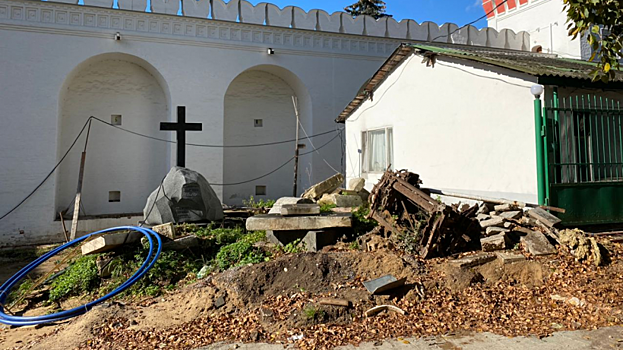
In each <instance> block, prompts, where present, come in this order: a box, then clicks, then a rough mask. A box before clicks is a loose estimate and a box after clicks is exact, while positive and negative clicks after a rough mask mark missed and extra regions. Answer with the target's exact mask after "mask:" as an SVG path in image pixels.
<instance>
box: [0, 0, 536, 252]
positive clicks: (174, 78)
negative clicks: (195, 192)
mask: <svg viewBox="0 0 623 350" xmlns="http://www.w3.org/2000/svg"><path fill="white" fill-rule="evenodd" d="M182 4H183V5H182V6H183V7H182V9H181V12H182V14H183V15H182V16H179V15H176V14H177V13H178V12H179V11H180V9H179V8H178V6H179V3H178V2H177V1H168V0H154V1H152V2H151V8H150V10H151V11H152V12H153V13H146V12H145V10H146V6H147V2H146V1H143V0H120V1H119V7H120V8H119V9H113V8H111V7H112V6H113V1H111V0H86V1H85V6H81V5H77V0H75V1H74V0H64V1H60V0H59V1H56V2H54V1H45V2H44V1H28V0H3V1H1V2H0V82H2V93H1V94H0V105H1V106H2V108H1V109H0V120H2V123H3V128H1V129H0V161H2V163H3V167H1V168H0V215H3V214H4V213H6V212H7V211H9V210H10V209H11V208H13V207H14V206H15V205H16V204H17V203H18V202H19V201H20V200H21V199H23V198H25V197H26V196H27V195H28V194H29V193H30V192H31V191H32V190H33V189H34V188H35V187H36V186H37V185H38V184H39V183H40V182H41V181H42V180H43V179H44V178H45V177H46V176H47V175H48V173H49V172H50V170H51V169H52V168H53V167H54V166H55V164H56V163H57V162H58V161H59V160H60V158H61V157H62V154H63V153H64V151H65V150H64V149H63V147H65V146H66V145H67V143H68V142H70V141H72V140H73V137H72V136H71V135H72V134H75V132H76V128H79V127H80V126H81V125H82V121H83V120H84V118H87V117H88V116H90V115H94V116H95V117H98V118H101V119H103V120H110V117H111V115H112V114H121V115H122V125H121V126H122V127H127V128H128V129H130V130H134V129H136V130H135V131H139V132H142V133H145V134H148V135H152V136H156V137H159V138H165V139H168V140H174V139H175V138H174V134H173V133H171V132H160V131H159V130H157V128H158V122H157V121H156V120H159V121H166V120H168V121H175V120H176V114H175V111H176V107H177V106H180V105H181V106H186V107H187V121H188V122H201V123H203V132H189V133H187V142H188V143H195V144H210V145H223V144H224V143H225V142H226V137H225V136H226V133H225V132H224V130H225V119H224V118H225V95H226V92H227V89H228V88H229V86H230V85H231V83H232V81H234V79H236V77H238V76H240V75H241V74H242V73H244V72H246V71H249V70H255V71H263V72H267V73H269V74H272V75H274V76H276V77H277V78H279V79H281V80H283V81H284V82H286V83H287V85H288V86H290V88H292V90H293V91H294V92H295V93H296V94H297V96H299V101H300V102H301V109H302V120H303V121H302V122H303V123H304V126H305V129H306V131H307V132H308V133H309V134H317V133H321V132H325V131H329V130H334V129H336V125H335V124H334V122H333V120H334V117H335V115H337V114H338V113H339V111H341V110H342V108H343V107H344V106H345V105H346V104H347V103H348V101H350V99H351V98H352V97H353V95H354V93H355V92H356V91H357V90H358V89H359V87H360V86H361V84H362V83H363V82H364V81H365V80H366V79H367V78H368V77H369V76H370V75H371V74H372V73H373V72H374V71H375V70H376V69H378V67H379V66H380V65H381V64H382V62H383V61H384V60H385V58H386V57H387V56H389V54H391V52H393V51H394V49H395V48H396V47H397V46H398V45H399V44H400V43H401V42H402V41H405V40H431V41H444V42H456V43H464V44H473V45H482V46H496V47H509V48H510V47H513V48H518V49H519V48H520V49H524V50H525V49H527V42H528V41H527V40H528V36H527V35H526V34H525V33H518V34H515V33H514V32H512V31H501V32H500V33H498V32H497V31H494V30H492V29H484V30H478V29H476V28H474V27H467V28H464V29H462V30H460V31H458V32H456V33H454V34H453V35H451V36H448V34H449V33H450V32H451V31H453V30H454V29H455V28H456V26H455V25H452V24H445V25H443V26H438V25H436V24H434V23H430V22H426V23H422V24H418V23H416V22H414V21H410V20H405V21H402V22H400V23H398V22H396V21H395V20H393V19H383V20H380V21H373V20H371V18H368V17H360V18H358V19H357V20H353V19H352V18H350V17H349V16H348V15H346V14H344V13H341V12H337V13H334V14H328V13H326V12H324V11H321V10H314V11H310V12H305V11H303V10H301V9H299V8H296V7H286V8H285V9H280V8H277V7H276V6H274V5H270V4H259V5H257V6H252V5H251V4H249V3H248V2H246V1H237V0H232V1H230V2H229V3H224V2H223V1H222V0H212V1H207V0H200V1H194V0H184V1H182ZM116 33H119V34H120V36H121V40H119V41H117V40H114V37H115V34H116ZM267 48H273V49H274V50H275V55H267V53H266V52H267ZM89 67H93V68H92V69H95V70H96V71H97V70H101V69H104V68H105V67H108V68H107V69H109V70H117V69H118V71H117V72H116V73H115V74H111V75H110V76H106V77H104V76H101V77H100V76H98V74H94V75H91V76H89V77H87V78H85V80H84V81H80V79H81V78H80V77H81V74H86V73H85V72H89V71H88V69H90V68H89ZM130 67H131V68H130ZM85 69H87V70H85ZM124 74H127V75H128V77H126V78H127V79H126V78H124V77H121V76H122V75H124ZM76 79H77V80H76ZM117 79H119V80H117ZM117 82H120V83H121V87H123V86H126V87H127V88H129V89H130V90H129V91H128V92H127V94H121V93H112V92H110V91H107V90H106V89H104V88H103V87H105V86H107V85H108V86H109V85H112V84H117ZM128 82H131V83H128ZM156 82H157V84H156ZM157 85H158V86H159V89H158V86H157ZM98 87H99V88H98ZM67 89H69V91H67ZM72 89H77V90H72ZM98 89H99V90H98ZM146 95H149V97H146ZM68 96H69V99H70V100H69V101H68V100H67V99H65V98H66V97H68ZM129 99H131V100H132V101H133V104H135V106H131V107H123V106H124V105H126V104H127V101H128V100H129ZM254 107H255V106H254ZM259 107H262V106H259ZM124 108H128V109H124ZM249 108H251V107H249ZM87 110H88V112H87ZM254 111H255V108H254V109H252V110H249V113H253V112H254ZM283 113H285V112H283ZM277 119H278V118H277ZM97 124H98V123H94V124H93V129H92V133H91V135H90V137H91V141H90V143H89V145H90V146H89V152H88V155H87V166H86V168H87V171H86V175H85V184H84V186H85V187H84V197H83V198H84V199H85V202H84V207H85V208H84V209H85V210H86V213H87V214H89V215H101V214H119V216H120V217H121V218H119V219H97V220H83V221H82V222H81V224H80V227H79V230H80V231H87V230H88V231H92V230H94V229H98V228H105V227H110V226H112V225H113V224H128V223H134V224H135V223H136V221H137V219H138V218H137V217H128V215H130V214H132V213H136V212H137V211H138V212H140V211H141V210H142V205H141V202H143V201H144V200H145V198H146V197H147V195H148V194H149V193H144V192H145V191H147V189H148V188H153V187H154V183H156V180H157V179H158V180H159V179H160V178H162V177H163V176H164V175H165V174H166V170H167V169H168V168H169V167H170V166H172V165H173V164H174V162H175V146H174V145H171V144H162V143H159V142H158V141H153V140H146V139H141V138H137V137H136V136H133V135H129V134H126V135H123V134H124V133H123V134H122V133H120V131H118V130H112V129H110V130H107V132H104V131H102V130H103V129H102V127H104V125H97ZM106 128H109V127H106ZM104 129H105V128H104ZM243 137H244V135H241V136H240V138H243ZM275 137H276V136H275ZM332 137H334V135H325V136H322V137H318V138H315V139H314V140H313V142H314V144H315V145H317V146H320V145H322V144H324V143H326V142H328V141H330V140H331V138H332ZM262 139H263V138H262V137H261V135H256V134H249V135H248V139H247V140H246V142H245V144H253V143H260V141H261V140H262ZM286 139H290V137H288V138H286ZM83 140H84V135H83V137H82V138H81V139H80V140H78V142H77V145H76V150H74V151H73V152H72V154H71V155H70V156H69V157H68V159H71V160H68V162H67V163H63V167H62V168H61V169H60V171H58V172H56V173H54V174H53V175H52V176H51V177H50V178H49V179H48V180H47V181H46V182H45V183H44V184H43V186H42V187H41V188H40V189H38V190H37V191H36V192H35V193H34V195H33V196H32V197H30V198H29V199H28V200H27V201H26V202H25V203H24V204H23V205H22V206H21V207H20V208H19V209H17V210H16V211H15V212H13V213H11V214H10V215H9V216H7V217H6V218H5V219H3V220H0V246H3V245H22V244H37V243H47V242H50V241H60V240H61V239H62V237H63V235H62V234H61V225H60V222H59V221H56V220H55V219H56V218H58V212H57V211H58V210H61V209H64V207H65V206H66V204H65V202H67V201H68V199H69V198H70V197H71V192H72V182H74V181H75V177H76V176H77V173H78V169H77V167H76V164H77V156H78V154H79V151H81V149H82V147H83V145H84V142H83ZM280 140H281V139H280ZM280 140H275V141H280ZM339 141H340V140H339V139H337V140H334V141H333V143H332V144H330V145H329V146H327V147H326V148H324V149H322V150H321V151H320V154H310V155H308V156H306V157H304V158H303V159H302V160H301V168H300V169H301V172H300V174H299V176H300V178H301V187H305V186H306V185H307V184H310V183H315V182H317V181H320V180H323V179H325V178H327V177H329V176H330V175H332V174H333V173H334V170H333V169H332V168H331V167H330V166H328V165H327V163H329V164H330V165H331V166H332V167H334V168H337V169H340V164H341V160H342V149H341V145H340V142H339ZM232 142H233V141H232ZM104 145H105V146H108V147H111V148H107V149H104V148H103V147H104ZM306 145H307V147H306V149H305V150H304V151H307V152H308V151H310V150H312V148H311V144H310V143H309V142H306ZM100 146H101V147H100ZM288 147H289V146H288ZM284 152H285V151H284ZM278 153H279V152H276V151H274V150H272V151H271V150H267V151H266V152H264V153H262V156H263V158H260V159H258V162H264V163H265V164H272V163H271V162H272V161H273V159H277V156H276V155H275V154H278ZM186 154H187V157H186V158H187V166H188V167H189V168H192V169H194V170H197V171H199V172H201V173H202V174H203V175H204V176H205V177H206V178H207V179H208V180H209V181H210V182H211V183H213V184H222V183H228V182H229V181H228V180H229V179H225V178H224V156H225V151H224V150H223V149H222V148H199V147H190V146H189V147H187V152H186ZM286 160H287V159H284V160H283V162H285V161H286ZM163 162H164V164H163ZM147 163H149V164H150V165H149V169H146V167H147V166H146V164H147ZM288 167H290V166H288ZM288 167H286V168H288ZM239 168H241V170H236V172H238V171H244V172H243V173H241V174H239V176H240V177H242V175H248V176H245V177H244V178H243V179H242V180H247V179H249V178H252V177H253V176H259V175H262V174H258V173H259V170H258V171H256V170H257V169H253V168H250V167H242V166H239ZM136 169H140V171H137V170H136ZM143 170H144V171H143ZM136 173H139V174H140V173H143V174H144V176H141V177H140V184H138V182H137V181H139V180H136V179H135V176H136ZM286 173H287V172H285V171H284V173H283V175H279V176H278V177H277V178H278V179H279V182H280V183H283V184H287V185H285V186H288V187H290V186H291V183H292V175H291V174H287V176H286ZM111 174H115V175H114V176H113V175H111ZM120 175H125V176H120ZM117 176H119V177H117ZM237 176H238V175H237ZM120 179H121V180H120ZM238 179H240V178H238V177H236V179H235V180H238ZM271 181H272V180H271ZM255 185H264V183H263V182H257V183H255V182H254V183H252V186H255ZM271 186H272V185H271ZM214 188H215V191H216V192H217V194H218V195H219V196H221V198H223V187H222V186H214ZM302 189H303V188H301V190H302ZM115 190H119V191H121V202H119V203H109V202H97V203H91V202H89V201H91V200H92V199H87V196H88V197H89V198H91V196H101V195H102V194H104V199H107V197H108V196H107V193H108V192H109V191H115ZM250 194H252V193H249V195H250ZM225 202H227V199H226V198H225Z"/></svg>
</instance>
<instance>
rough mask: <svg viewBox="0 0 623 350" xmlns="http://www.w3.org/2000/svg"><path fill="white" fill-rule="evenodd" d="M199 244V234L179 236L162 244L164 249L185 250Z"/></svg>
mask: <svg viewBox="0 0 623 350" xmlns="http://www.w3.org/2000/svg"><path fill="white" fill-rule="evenodd" d="M197 246H199V238H197V236H186V237H182V238H178V239H176V240H174V241H171V242H166V243H164V244H163V245H162V250H184V249H190V248H194V247H197Z"/></svg>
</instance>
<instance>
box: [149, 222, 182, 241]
mask: <svg viewBox="0 0 623 350" xmlns="http://www.w3.org/2000/svg"><path fill="white" fill-rule="evenodd" d="M151 230H152V231H154V232H156V233H157V234H159V235H161V236H164V237H167V238H170V239H176V238H177V231H176V229H175V225H173V223H172V222H169V223H166V224H162V225H158V226H154V227H152V228H151Z"/></svg>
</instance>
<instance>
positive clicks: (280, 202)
mask: <svg viewBox="0 0 623 350" xmlns="http://www.w3.org/2000/svg"><path fill="white" fill-rule="evenodd" d="M296 204H314V201H312V200H311V199H308V198H298V197H282V198H279V199H277V201H276V202H275V205H273V207H272V208H270V211H269V212H268V214H274V215H281V207H282V206H284V205H296Z"/></svg>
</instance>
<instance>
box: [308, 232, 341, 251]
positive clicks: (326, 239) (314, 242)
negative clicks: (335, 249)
mask: <svg viewBox="0 0 623 350" xmlns="http://www.w3.org/2000/svg"><path fill="white" fill-rule="evenodd" d="M339 238H340V231H339V230H321V231H309V232H307V234H306V235H305V237H304V238H303V244H304V245H305V248H306V249H307V251H308V252H317V251H320V250H322V248H324V247H326V246H330V245H335V244H336V243H337V241H338V239H339Z"/></svg>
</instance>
